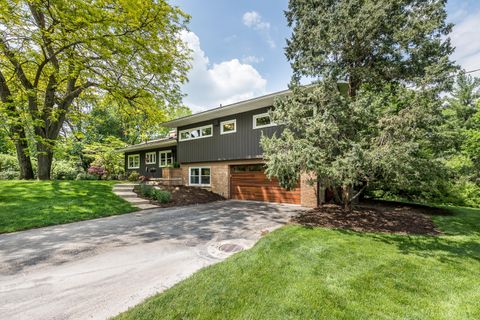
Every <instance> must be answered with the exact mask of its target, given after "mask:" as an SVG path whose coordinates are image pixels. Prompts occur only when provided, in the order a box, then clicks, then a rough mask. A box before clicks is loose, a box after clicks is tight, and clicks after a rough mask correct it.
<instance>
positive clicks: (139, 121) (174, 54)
mask: <svg viewBox="0 0 480 320" xmlns="http://www.w3.org/2000/svg"><path fill="white" fill-rule="evenodd" d="M0 7H1V8H2V9H1V10H2V11H1V14H0V30H2V33H1V35H0V52H1V54H0V80H1V81H0V86H1V90H0V93H1V99H0V101H1V102H0V118H1V119H4V118H5V119H6V124H7V126H9V127H10V128H18V129H19V130H20V129H21V131H22V132H28V133H32V134H31V136H30V138H31V139H32V140H34V141H33V142H34V144H33V145H34V146H36V147H37V157H38V163H39V166H38V167H39V170H38V175H39V178H40V179H48V178H49V176H50V172H48V171H49V170H48V169H49V167H50V164H51V161H52V153H53V151H54V149H55V146H56V143H57V138H58V136H59V133H60V132H61V129H62V127H63V126H64V124H65V121H66V120H67V119H68V120H72V119H73V118H75V115H74V114H75V113H77V114H78V113H85V112H90V111H91V106H95V107H98V108H100V109H95V110H94V114H93V118H97V117H100V118H101V117H103V116H104V115H108V116H107V117H105V119H104V122H101V121H99V122H100V123H99V125H98V127H97V129H98V130H97V132H95V134H96V135H98V136H105V135H119V134H125V132H120V131H121V130H122V131H129V130H130V131H135V132H127V133H126V134H127V135H129V136H130V135H135V134H136V135H137V137H138V136H140V134H139V132H140V130H142V129H146V130H145V131H147V130H149V127H150V128H151V129H150V130H155V128H154V125H153V124H157V126H158V123H159V122H161V121H163V120H166V119H167V118H168V116H169V115H170V114H175V113H176V112H182V111H184V110H185V107H184V106H183V105H182V102H181V100H182V94H181V90H180V85H181V84H182V83H184V82H185V81H186V80H187V78H186V75H187V72H188V69H189V67H190V64H189V63H188V60H189V59H190V52H189V50H187V48H186V45H185V44H184V43H183V42H182V41H181V38H180V33H181V32H182V31H183V30H185V28H186V23H187V22H188V19H189V17H188V15H186V14H185V13H184V12H183V11H181V10H180V9H179V8H178V7H177V6H172V5H170V4H169V3H167V2H166V1H164V0H160V1H156V0H148V1H144V0H132V1H120V2H119V1H112V0H107V1H104V0H93V1H83V0H68V1H67V0H59V1H34V2H31V1H23V0H1V1H0ZM32 26H34V27H32ZM106 106H113V107H111V108H107V109H105V110H103V109H102V107H106ZM103 111H105V112H103ZM123 122H125V123H128V128H127V130H124V129H125V128H122V127H121V123H123ZM69 123H71V122H70V121H69ZM150 133H151V132H150ZM74 134H78V133H77V132H74ZM10 138H14V137H10ZM27 149H28V148H27ZM84 168H85V167H84Z"/></svg>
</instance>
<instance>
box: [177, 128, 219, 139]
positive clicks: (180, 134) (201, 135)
mask: <svg viewBox="0 0 480 320" xmlns="http://www.w3.org/2000/svg"><path fill="white" fill-rule="evenodd" d="M206 128H210V132H211V133H210V134H209V135H205V136H204V135H203V134H202V130H203V129H206ZM195 130H199V132H200V135H199V136H198V137H191V136H190V132H191V131H195ZM185 132H188V138H186V139H183V138H182V133H185ZM212 136H213V125H212V124H209V125H208V126H201V127H196V128H190V129H185V130H182V131H180V133H179V135H178V140H180V141H188V140H195V139H201V138H209V137H212Z"/></svg>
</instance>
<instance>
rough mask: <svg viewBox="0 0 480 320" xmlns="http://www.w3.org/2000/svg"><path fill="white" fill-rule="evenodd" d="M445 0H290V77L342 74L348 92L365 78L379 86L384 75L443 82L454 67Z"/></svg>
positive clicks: (392, 78) (421, 82)
mask: <svg viewBox="0 0 480 320" xmlns="http://www.w3.org/2000/svg"><path fill="white" fill-rule="evenodd" d="M445 3H446V1H445V0H440V1H412V0H393V1H392V0H338V1H324V0H312V1H305V0H290V1H289V6H288V10H287V12H286V16H287V20H288V24H289V26H291V27H293V33H292V36H291V38H290V39H289V40H288V41H287V47H286V55H287V58H288V60H289V61H290V62H291V65H292V69H293V75H294V76H293V80H294V82H297V81H298V80H299V79H301V78H302V77H311V78H314V79H324V78H334V79H337V80H341V79H344V80H346V81H347V82H348V84H349V95H352V96H354V95H355V92H356V91H357V90H358V89H359V88H360V87H361V85H362V84H364V83H368V84H370V85H372V86H375V85H379V86H380V88H382V87H383V86H384V84H385V81H387V82H389V83H411V84H414V85H416V86H423V85H426V84H428V85H429V86H430V87H434V86H436V87H437V89H439V90H440V89H444V88H448V86H449V84H450V82H451V81H450V78H449V77H445V75H446V74H448V73H449V72H450V71H452V70H454V67H453V64H452V62H450V61H449V59H448V56H449V55H450V54H451V53H452V52H453V48H452V47H451V45H450V41H449V39H448V38H447V37H446V36H447V35H448V34H449V32H450V31H451V29H452V25H451V24H447V23H446V17H447V12H446V10H445Z"/></svg>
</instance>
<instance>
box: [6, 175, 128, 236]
mask: <svg viewBox="0 0 480 320" xmlns="http://www.w3.org/2000/svg"><path fill="white" fill-rule="evenodd" d="M114 184H115V182H114V181H0V233H4V232H13V231H19V230H25V229H31V228H37V227H45V226H50V225H56V224H62V223H69V222H74V221H81V220H88V219H95V218H100V217H106V216H111V215H116V214H122V213H126V212H131V211H134V210H135V208H133V207H132V206H131V205H130V204H129V203H127V202H126V201H124V200H123V199H120V198H119V197H118V196H116V195H115V194H113V193H112V186H113V185H114Z"/></svg>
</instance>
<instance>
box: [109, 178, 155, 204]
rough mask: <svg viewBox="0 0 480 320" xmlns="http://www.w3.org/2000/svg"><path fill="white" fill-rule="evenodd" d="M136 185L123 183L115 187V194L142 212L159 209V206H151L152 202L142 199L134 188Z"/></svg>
mask: <svg viewBox="0 0 480 320" xmlns="http://www.w3.org/2000/svg"><path fill="white" fill-rule="evenodd" d="M135 185H136V184H134V183H121V184H116V185H114V186H113V193H115V194H116V195H117V196H119V197H120V198H122V199H124V200H126V201H128V202H130V203H131V204H132V205H133V206H134V207H137V208H138V209H140V210H145V209H153V208H158V206H156V205H154V204H151V203H150V201H148V200H145V199H142V198H140V197H139V196H138V195H137V194H136V193H135V192H133V188H134V187H135Z"/></svg>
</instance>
